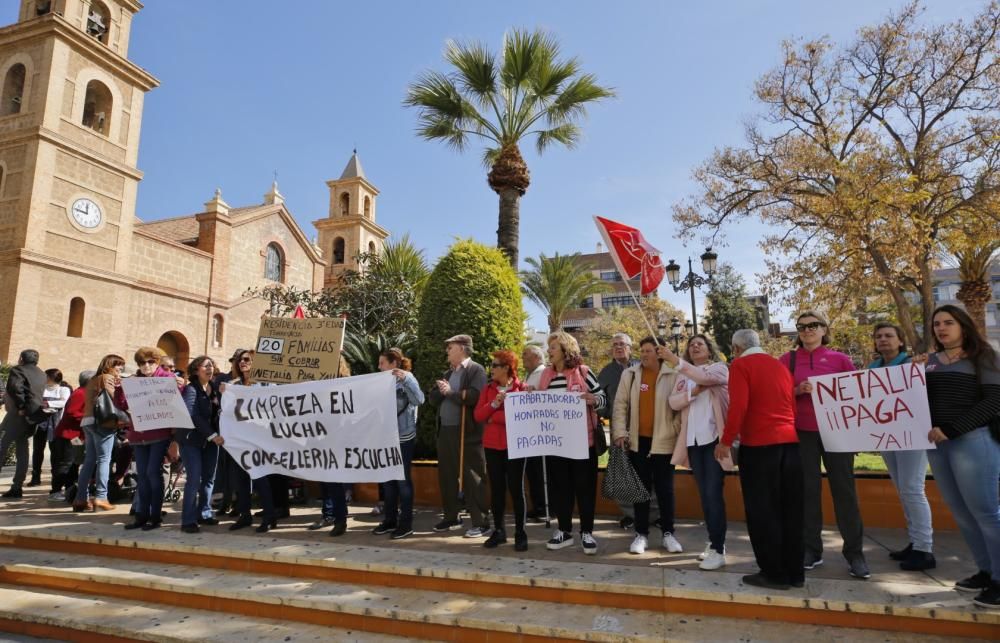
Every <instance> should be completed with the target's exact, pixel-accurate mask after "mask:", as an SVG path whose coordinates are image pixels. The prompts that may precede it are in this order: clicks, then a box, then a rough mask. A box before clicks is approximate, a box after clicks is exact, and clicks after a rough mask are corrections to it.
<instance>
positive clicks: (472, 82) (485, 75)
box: [444, 40, 497, 107]
mask: <svg viewBox="0 0 1000 643" xmlns="http://www.w3.org/2000/svg"><path fill="white" fill-rule="evenodd" d="M444 57H445V60H447V61H448V62H449V63H451V65H452V67H454V68H455V70H456V71H457V74H455V76H454V77H453V79H454V80H455V81H457V82H458V85H459V86H460V87H461V88H462V89H463V90H464V91H465V92H467V93H468V94H471V95H473V96H475V97H476V98H477V100H478V102H479V104H480V106H481V107H485V106H488V105H490V104H491V102H492V100H493V98H494V97H495V95H496V91H497V69H496V56H494V55H493V54H492V53H490V51H489V50H488V49H486V46H485V45H483V44H481V43H472V44H469V45H463V44H460V43H457V42H455V41H453V40H449V41H448V43H447V45H446V47H445V54H444Z"/></svg>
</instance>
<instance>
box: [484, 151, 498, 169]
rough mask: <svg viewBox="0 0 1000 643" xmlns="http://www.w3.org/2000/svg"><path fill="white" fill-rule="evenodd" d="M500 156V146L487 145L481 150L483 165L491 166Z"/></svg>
mask: <svg viewBox="0 0 1000 643" xmlns="http://www.w3.org/2000/svg"><path fill="white" fill-rule="evenodd" d="M498 158H500V148H499V147H487V148H486V149H485V150H483V166H484V167H492V166H493V164H494V163H496V162H497V159H498Z"/></svg>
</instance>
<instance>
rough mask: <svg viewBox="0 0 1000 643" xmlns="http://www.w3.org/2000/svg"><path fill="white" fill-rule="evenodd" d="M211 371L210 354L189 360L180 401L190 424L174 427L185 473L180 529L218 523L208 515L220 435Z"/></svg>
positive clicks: (195, 530) (193, 530)
mask: <svg viewBox="0 0 1000 643" xmlns="http://www.w3.org/2000/svg"><path fill="white" fill-rule="evenodd" d="M213 375H215V363H214V362H212V358H211V357H208V356H207V355H201V356H199V357H196V358H194V359H193V360H191V364H190V365H188V379H189V380H190V384H188V385H187V386H186V387H184V404H185V405H187V409H188V413H190V414H191V422H192V423H193V424H194V428H193V429H178V430H177V431H176V432H175V434H174V435H175V439H176V440H177V444H178V445H179V446H180V451H181V460H182V461H183V462H184V471H185V474H186V475H187V480H186V481H185V483H184V508H183V510H182V514H181V531H183V532H184V533H187V534H196V533H198V532H199V531H200V530H199V528H198V525H199V524H202V525H217V524H219V521H218V520H216V519H215V518H214V517H213V516H212V487H213V486H214V485H215V466H216V464H217V463H218V458H219V447H220V446H221V445H222V443H223V439H222V436H221V435H219V389H218V388H217V387H216V385H215V383H214V382H213V381H212V376H213Z"/></svg>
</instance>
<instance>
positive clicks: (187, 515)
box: [180, 442, 219, 525]
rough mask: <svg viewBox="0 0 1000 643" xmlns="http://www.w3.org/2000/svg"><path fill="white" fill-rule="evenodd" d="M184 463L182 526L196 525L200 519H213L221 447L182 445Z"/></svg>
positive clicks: (207, 444)
mask: <svg viewBox="0 0 1000 643" xmlns="http://www.w3.org/2000/svg"><path fill="white" fill-rule="evenodd" d="M180 448H181V460H182V461H183V462H184V474H185V476H187V478H186V480H185V482H184V509H183V510H182V512H181V524H182V525H195V524H197V523H198V519H199V518H211V517H212V487H214V486H215V466H216V464H218V461H219V445H217V444H215V443H214V442H205V443H203V444H186V443H185V444H181V445H180Z"/></svg>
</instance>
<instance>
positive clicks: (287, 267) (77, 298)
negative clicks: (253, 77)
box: [0, 0, 388, 381]
mask: <svg viewBox="0 0 1000 643" xmlns="http://www.w3.org/2000/svg"><path fill="white" fill-rule="evenodd" d="M141 8H142V4H141V3H140V2H138V1H137V0H20V12H19V15H18V21H17V23H16V24H13V25H10V26H7V27H3V28H0V81H2V90H0V360H3V362H5V363H6V362H8V361H13V360H16V359H17V355H18V353H19V352H20V351H21V350H22V349H25V348H36V349H38V350H39V352H40V353H41V356H42V359H41V366H42V367H43V368H49V367H57V368H60V369H61V370H63V372H64V373H65V374H66V376H67V377H69V378H70V381H74V380H75V374H76V373H77V372H78V371H80V370H82V369H85V368H95V367H96V366H97V364H98V362H99V360H100V358H101V357H102V356H103V355H104V354H106V353H118V354H121V355H123V356H124V357H125V358H126V359H127V360H129V361H130V362H131V354H132V352H133V351H134V350H135V349H136V348H137V347H139V346H141V345H149V344H157V345H159V346H160V347H161V348H163V349H164V350H166V351H167V352H168V353H169V354H171V355H173V356H174V357H175V359H176V361H177V364H178V366H179V367H183V366H184V365H185V364H186V363H187V361H188V360H189V359H190V358H191V357H194V356H195V355H199V354H208V355H211V356H212V357H214V358H216V359H217V360H220V366H221V367H223V368H228V364H227V363H226V361H225V358H226V357H228V355H230V354H231V353H232V351H233V350H234V349H236V348H245V347H253V346H254V344H255V343H256V337H257V329H258V326H259V323H260V318H261V316H262V315H264V314H265V313H266V312H267V310H268V302H265V301H262V300H260V299H256V298H252V297H248V296H247V295H246V294H245V293H246V292H247V290H248V289H250V288H254V287H259V286H266V285H272V284H276V283H277V284H284V285H287V286H294V287H296V288H300V289H313V290H316V289H320V288H322V287H323V286H324V285H325V284H329V283H330V282H331V280H332V279H333V278H335V275H336V274H338V273H339V272H340V271H342V270H345V269H348V268H354V267H356V264H355V263H354V261H353V257H354V256H355V255H356V254H357V253H358V252H362V251H366V252H379V251H380V250H381V248H382V243H383V242H384V240H385V239H386V237H387V236H388V232H387V231H386V230H385V229H383V228H381V227H380V226H378V225H377V224H376V223H375V201H376V199H377V197H378V190H377V189H376V188H375V186H374V185H373V184H371V183H370V182H369V181H368V179H367V178H366V177H365V175H364V172H363V170H362V168H361V161H360V160H359V159H358V156H357V154H356V153H355V154H354V155H353V156H352V157H351V158H350V160H349V161H348V163H347V167H346V168H345V169H344V172H343V173H342V175H341V177H340V178H339V179H336V180H332V181H329V182H328V183H327V187H328V189H329V192H330V208H329V212H328V215H327V217H326V218H325V219H322V220H320V221H316V222H315V223H314V225H315V227H316V229H317V231H318V233H319V234H318V240H317V242H316V243H315V244H314V243H312V242H310V240H309V239H308V237H307V236H306V234H305V233H304V232H303V231H302V230H301V229H300V228H299V226H298V224H297V223H296V222H295V219H294V217H293V216H292V214H291V213H290V212H289V211H288V209H287V208H286V206H285V203H284V197H283V196H282V195H281V193H280V192H279V191H278V186H277V183H276V182H275V183H274V184H273V185H272V186H271V189H270V191H268V192H267V194H266V195H264V197H263V201H262V202H261V203H258V204H253V205H249V206H244V207H230V206H229V204H227V203H226V202H225V201H224V200H223V197H222V193H221V191H220V190H216V193H215V195H214V197H213V198H212V199H211V200H209V201H208V202H207V203H205V204H204V208H203V209H202V210H201V211H199V212H196V213H193V214H188V215H185V216H180V217H176V218H170V219H164V220H158V221H151V222H148V223H147V222H143V221H141V220H140V219H139V218H138V217H137V216H136V192H137V187H138V184H139V181H140V180H141V179H142V176H143V175H142V172H141V171H140V170H139V169H138V168H137V167H136V162H137V158H138V152H139V135H140V129H141V124H142V111H143V101H144V99H145V95H146V92H148V91H150V90H151V89H154V88H155V87H157V85H158V82H157V80H156V78H154V77H153V76H152V75H150V74H149V73H148V72H147V71H145V70H143V69H142V68H140V67H139V66H137V65H135V64H134V63H133V62H131V61H130V60H129V59H128V44H129V32H130V27H131V24H132V19H133V17H134V16H135V14H136V13H137V12H138V11H139V10H141Z"/></svg>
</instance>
